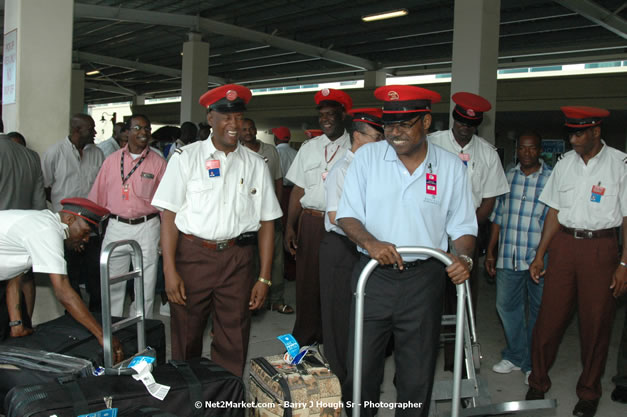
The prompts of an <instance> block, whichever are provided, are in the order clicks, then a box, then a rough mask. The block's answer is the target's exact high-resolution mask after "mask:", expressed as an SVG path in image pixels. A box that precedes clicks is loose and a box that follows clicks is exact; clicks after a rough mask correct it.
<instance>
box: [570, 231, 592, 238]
mask: <svg viewBox="0 0 627 417" xmlns="http://www.w3.org/2000/svg"><path fill="white" fill-rule="evenodd" d="M574 236H575V239H591V238H592V232H590V231H586V230H584V229H575V233H574Z"/></svg>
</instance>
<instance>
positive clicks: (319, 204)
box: [284, 88, 353, 345]
mask: <svg viewBox="0 0 627 417" xmlns="http://www.w3.org/2000/svg"><path fill="white" fill-rule="evenodd" d="M314 100H315V101H316V104H317V105H318V122H319V124H320V128H321V129H322V131H323V134H322V135H321V136H318V137H315V138H313V139H311V140H309V141H306V142H305V143H303V145H302V146H301V148H300V149H299V151H298V154H297V155H296V158H295V159H294V162H293V163H292V166H291V167H290V169H289V171H288V172H287V179H288V180H290V181H291V182H293V183H294V189H293V190H292V194H291V196H290V204H289V208H288V213H287V225H286V227H285V240H284V244H285V249H286V250H288V251H289V252H290V253H291V254H292V255H293V256H296V322H295V323H294V330H293V332H292V334H293V335H294V337H295V338H296V340H297V341H298V343H299V344H301V345H310V344H312V343H313V342H321V341H322V323H321V319H320V314H321V313H320V273H319V270H318V268H319V250H320V241H321V240H322V235H323V233H324V210H325V208H326V204H325V198H324V181H325V179H326V178H327V175H328V174H329V170H330V169H331V168H332V167H333V165H335V163H337V162H338V161H339V160H341V159H342V158H343V157H344V154H345V153H346V150H347V149H349V148H350V137H349V135H348V132H347V131H346V129H344V117H345V116H346V112H347V111H349V110H350V109H351V107H352V105H353V102H352V100H351V98H350V96H349V95H348V94H346V93H345V92H343V91H341V90H334V89H332V88H324V89H322V90H320V91H318V93H316V95H315V97H314Z"/></svg>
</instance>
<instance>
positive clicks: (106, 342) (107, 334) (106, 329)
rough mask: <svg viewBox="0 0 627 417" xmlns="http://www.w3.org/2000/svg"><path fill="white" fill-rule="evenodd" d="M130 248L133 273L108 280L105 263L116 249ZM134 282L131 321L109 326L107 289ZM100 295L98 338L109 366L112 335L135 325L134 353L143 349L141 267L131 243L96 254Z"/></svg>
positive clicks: (138, 252)
mask: <svg viewBox="0 0 627 417" xmlns="http://www.w3.org/2000/svg"><path fill="white" fill-rule="evenodd" d="M124 245H130V246H131V249H132V263H133V268H134V270H133V271H132V272H127V273H126V274H122V275H118V276H115V277H109V259H110V258H111V254H112V253H113V250H114V249H115V248H117V247H118V246H124ZM130 279H133V280H135V311H136V314H135V317H128V318H125V319H123V320H120V321H118V322H116V323H111V285H113V284H117V283H118V282H126V281H128V280H130ZM100 292H101V294H102V335H103V336H102V338H103V350H104V366H105V368H111V367H112V366H113V348H112V346H113V332H114V331H116V330H120V329H123V328H125V327H129V326H132V325H133V324H135V323H137V351H138V352H141V351H143V350H144V349H146V330H145V320H146V315H145V312H144V263H143V257H142V249H141V247H140V246H139V243H137V242H136V241H134V240H120V241H117V242H111V243H109V244H108V245H107V246H106V247H105V248H104V249H103V250H102V252H101V253H100Z"/></svg>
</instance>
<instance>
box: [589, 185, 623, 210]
mask: <svg viewBox="0 0 627 417" xmlns="http://www.w3.org/2000/svg"><path fill="white" fill-rule="evenodd" d="M603 186H604V187H605V191H604V192H603V195H602V196H601V201H600V203H601V207H604V208H605V207H606V208H607V209H608V210H612V209H614V208H616V210H618V203H617V198H618V184H616V183H609V184H603ZM590 189H592V187H590ZM591 193H592V192H591ZM590 199H592V196H590Z"/></svg>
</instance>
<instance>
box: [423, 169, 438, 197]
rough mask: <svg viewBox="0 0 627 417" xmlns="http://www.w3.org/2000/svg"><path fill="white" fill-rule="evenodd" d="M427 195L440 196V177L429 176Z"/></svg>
mask: <svg viewBox="0 0 627 417" xmlns="http://www.w3.org/2000/svg"><path fill="white" fill-rule="evenodd" d="M426 185H427V190H426V191H427V194H430V195H437V194H438V176H437V175H436V174H427V182H426Z"/></svg>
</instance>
